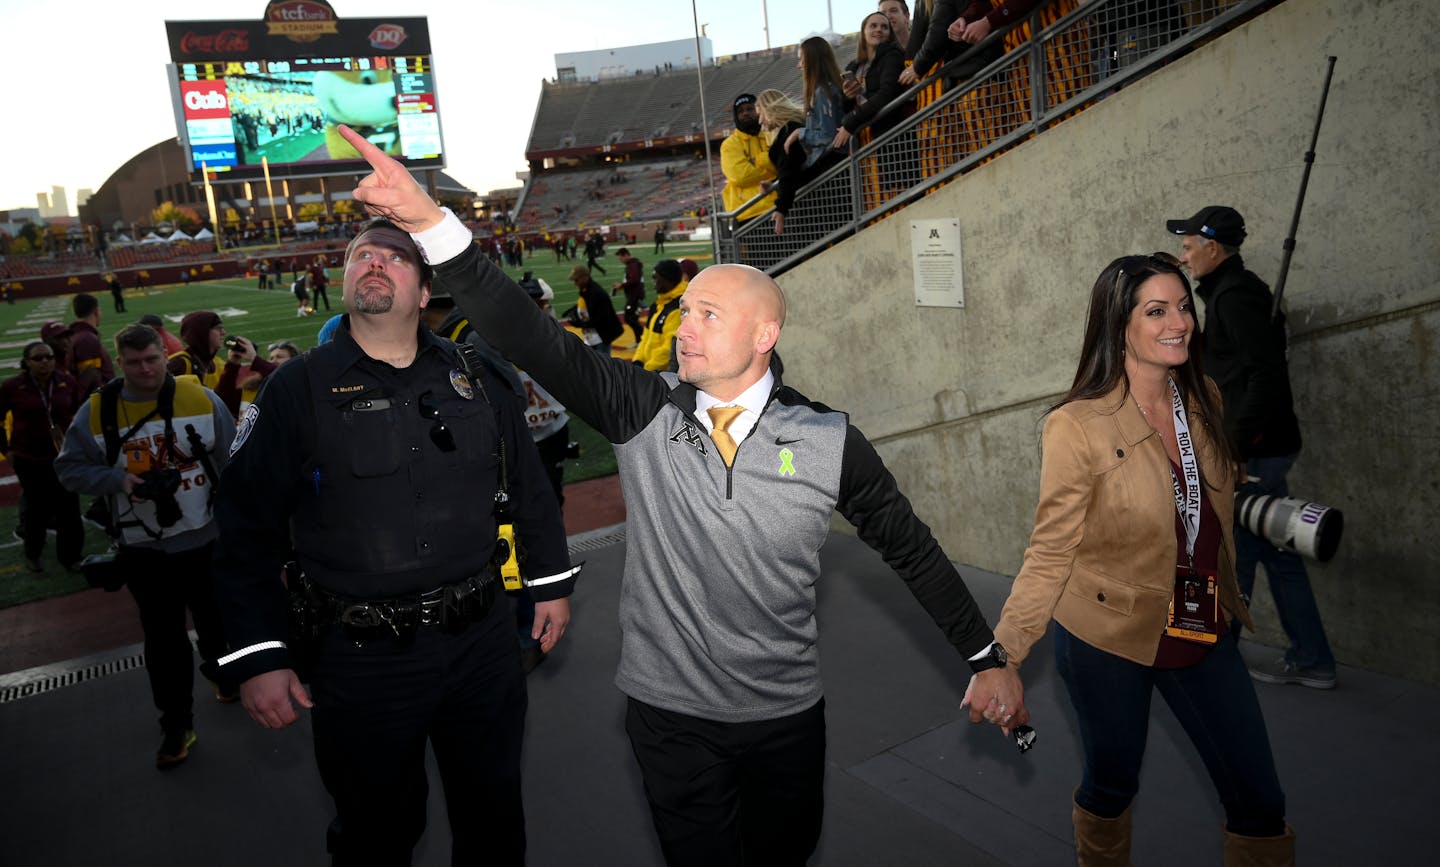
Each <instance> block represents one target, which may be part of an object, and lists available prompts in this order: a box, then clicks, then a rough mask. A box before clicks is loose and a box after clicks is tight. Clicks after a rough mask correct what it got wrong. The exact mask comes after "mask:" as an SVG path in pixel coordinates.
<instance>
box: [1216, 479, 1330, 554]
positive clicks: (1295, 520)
mask: <svg viewBox="0 0 1440 867" xmlns="http://www.w3.org/2000/svg"><path fill="white" fill-rule="evenodd" d="M1235 517H1236V518H1237V519H1238V520H1239V521H1240V524H1241V526H1243V527H1244V528H1245V529H1247V530H1249V531H1250V532H1252V533H1254V534H1255V535H1257V536H1259V537H1260V538H1262V539H1265V540H1266V541H1268V542H1269V543H1270V544H1272V545H1274V546H1275V547H1277V548H1280V549H1283V550H1285V551H1293V552H1295V553H1296V554H1300V555H1301V556H1304V557H1309V558H1310V559H1312V560H1318V561H1319V562H1321V563H1324V562H1327V561H1328V560H1329V559H1330V558H1331V557H1334V556H1335V550H1336V549H1337V548H1339V547H1340V533H1341V531H1343V530H1344V529H1345V515H1344V514H1343V513H1342V512H1341V511H1340V510H1339V509H1337V508H1335V507H1334V506H1326V505H1324V504H1323V503H1312V502H1309V501H1306V500H1301V499H1297V498H1295V497H1275V496H1271V495H1269V494H1247V493H1243V492H1241V493H1237V494H1236V495H1235Z"/></svg>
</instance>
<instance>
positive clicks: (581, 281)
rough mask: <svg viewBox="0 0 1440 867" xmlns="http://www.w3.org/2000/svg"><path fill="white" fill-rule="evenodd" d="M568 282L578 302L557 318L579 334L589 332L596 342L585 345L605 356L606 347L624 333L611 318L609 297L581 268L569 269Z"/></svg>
mask: <svg viewBox="0 0 1440 867" xmlns="http://www.w3.org/2000/svg"><path fill="white" fill-rule="evenodd" d="M570 281H571V282H572V283H574V284H575V288H576V289H578V290H580V298H579V300H577V301H576V302H575V306H574V307H571V308H570V309H569V310H567V311H565V312H564V313H562V314H560V316H561V318H562V319H564V320H566V321H567V322H569V323H570V324H571V325H573V326H575V327H576V328H579V329H580V330H582V331H585V330H589V331H593V332H594V333H595V337H596V340H595V341H594V342H591V341H589V340H587V341H586V343H589V344H590V346H591V347H592V348H594V349H595V351H597V352H602V353H604V354H605V355H609V354H610V344H611V343H614V342H615V338H617V337H619V336H620V332H622V331H624V330H625V327H624V326H623V325H621V324H620V317H619V316H616V315H615V305H614V304H611V303H610V296H609V295H607V294H605V290H604V289H601V288H600V284H598V283H596V282H595V281H594V280H592V279H590V269H589V268H586V267H585V266H584V265H576V266H575V267H574V268H571V269H570Z"/></svg>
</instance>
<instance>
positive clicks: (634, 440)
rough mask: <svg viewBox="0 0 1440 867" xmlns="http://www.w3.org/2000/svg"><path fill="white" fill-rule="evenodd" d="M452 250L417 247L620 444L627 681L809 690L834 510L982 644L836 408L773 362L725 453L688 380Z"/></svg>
mask: <svg viewBox="0 0 1440 867" xmlns="http://www.w3.org/2000/svg"><path fill="white" fill-rule="evenodd" d="M448 219H453V217H451V218H447V220H448ZM424 246H425V244H424V243H423V242H422V248H423V247H424ZM447 252H449V253H453V251H451V250H448V249H436V250H434V251H430V250H427V256H432V257H433V258H432V264H434V266H435V286H436V290H437V291H448V292H450V293H451V294H453V296H454V298H455V301H456V303H457V304H458V305H459V306H460V308H461V309H463V310H464V311H465V313H466V315H467V316H468V317H469V319H470V322H471V324H472V325H473V326H474V328H475V329H476V330H477V331H478V332H479V333H480V334H481V336H483V337H484V338H485V339H486V340H487V341H489V342H490V343H491V344H492V345H493V346H495V347H496V348H497V349H499V350H500V351H501V352H502V353H504V354H505V356H506V357H507V358H509V359H510V360H511V361H512V362H514V363H516V364H517V365H519V366H520V367H521V368H522V369H524V370H526V371H528V372H529V373H530V375H531V376H533V377H534V378H535V380H536V381H537V382H539V383H540V384H541V385H542V386H544V387H545V388H546V390H548V391H550V392H551V393H552V394H554V395H555V396H556V397H557V398H559V399H560V401H561V402H562V403H564V404H565V406H566V407H567V408H568V409H569V410H570V411H571V412H572V413H574V414H575V415H577V416H579V417H580V418H582V419H584V420H585V421H586V422H587V423H589V424H590V425H591V426H592V427H594V428H595V429H596V430H598V431H599V432H600V433H601V434H603V435H604V436H605V437H606V438H607V439H608V440H609V441H610V442H611V443H613V444H614V446H615V452H616V456H617V459H618V461H619V466H620V479H621V485H622V489H623V491H624V495H625V507H626V512H627V516H626V528H627V529H626V546H627V547H626V552H625V571H624V584H623V588H622V590H621V596H620V627H621V631H622V645H621V655H620V670H619V672H618V673H617V675H616V678H615V682H616V685H617V686H618V687H619V688H620V689H621V691H622V692H624V693H625V694H627V695H629V696H631V697H632V698H635V699H637V700H639V701H642V702H645V703H646V704H650V705H654V706H655V707H659V708H663V709H665V710H670V711H675V712H679V713H684V714H689V715H692V716H697V717H701V718H705V719H711V720H719V721H722V722H749V721H757V720H768V719H776V718H779V717H782V716H786V715H789V714H794V713H798V712H800V711H802V710H805V709H806V708H808V707H810V706H812V705H814V704H815V703H816V702H817V701H819V699H820V697H821V682H820V668H819V654H818V650H817V647H816V634H817V633H816V624H815V583H816V581H818V580H819V579H820V559H819V558H820V548H821V545H822V544H823V543H824V541H825V538H826V535H827V534H828V531H829V526H830V516H831V514H832V512H834V511H835V510H837V509H838V510H839V511H840V513H841V514H842V515H843V516H844V517H845V518H846V520H848V521H850V522H851V523H852V524H853V525H854V526H855V527H856V529H857V531H858V533H859V536H860V538H861V539H863V540H864V541H865V542H866V543H868V544H869V545H870V546H871V547H873V548H875V549H876V550H877V551H879V552H880V554H881V555H882V556H883V557H884V559H885V561H886V563H888V564H889V565H890V566H891V568H893V569H894V570H895V571H896V572H897V573H899V575H900V577H901V578H902V579H903V580H904V581H905V582H906V584H907V585H908V586H909V588H910V590H911V592H912V593H913V594H914V595H915V597H916V598H917V599H918V600H919V601H920V603H921V605H923V606H924V607H925V609H926V610H927V611H928V612H929V613H930V615H931V617H932V618H934V620H935V622H936V623H937V624H938V625H939V626H940V628H941V629H942V630H943V631H944V632H945V635H946V637H947V638H948V639H949V640H950V643H951V644H952V645H954V646H955V647H956V649H957V650H959V652H960V653H961V655H962V659H967V658H969V657H971V656H973V655H975V654H976V653H978V652H979V651H981V650H983V649H984V648H985V647H986V646H987V645H988V644H989V643H990V642H991V640H992V635H991V631H990V628H989V627H988V626H987V625H986V623H985V620H984V618H983V617H982V615H981V613H980V611H979V608H978V607H977V606H976V604H975V601H974V599H973V598H972V597H971V595H970V592H969V590H968V589H967V588H966V587H965V584H964V582H963V581H962V580H961V578H960V575H959V574H958V572H956V570H955V567H954V566H953V565H952V564H951V563H950V561H949V559H947V558H946V556H945V552H944V551H943V550H941V548H940V546H939V544H938V543H937V542H936V541H935V539H934V537H933V536H932V535H931V533H930V530H929V528H928V527H927V526H926V525H925V524H924V523H923V522H922V521H921V520H920V519H919V518H917V517H916V516H915V513H914V511H913V510H912V509H911V507H910V503H909V501H908V500H907V499H906V498H905V497H904V495H902V494H901V493H900V491H899V489H898V487H897V486H896V483H895V479H894V477H893V476H892V475H891V474H890V472H889V470H887V469H886V468H885V465H884V463H883V462H882V461H881V460H880V457H879V455H877V454H876V452H875V450H874V448H873V447H872V446H871V445H870V443H869V441H867V440H866V439H865V437H864V435H862V434H861V433H860V432H859V431H858V430H857V429H856V428H855V427H854V426H852V425H851V424H850V423H849V419H848V416H846V414H845V413H842V412H837V411H835V410H832V409H830V408H829V407H826V406H824V405H822V404H818V403H812V402H810V401H808V400H807V399H806V398H804V397H803V396H801V395H800V394H799V393H797V392H796V391H794V390H793V389H791V388H788V387H785V386H784V385H781V384H780V381H779V376H778V375H777V377H776V386H775V389H774V391H773V392H772V393H771V395H770V400H769V402H768V404H767V405H766V407H765V410H764V411H763V412H762V413H761V415H760V418H759V420H758V421H757V423H756V424H755V427H754V429H753V430H752V431H751V432H750V434H749V435H748V436H747V437H746V438H745V439H744V441H743V442H741V443H740V444H739V451H738V452H737V454H736V457H735V464H734V466H733V467H728V468H727V467H726V466H725V463H724V461H723V460H722V459H721V457H720V455H719V453H718V452H717V451H716V450H715V448H714V445H713V444H712V443H711V441H710V439H709V437H708V436H707V435H706V433H705V428H704V427H703V426H702V425H701V424H700V422H699V421H698V420H697V419H696V417H695V415H694V411H695V395H696V391H695V389H694V387H693V386H690V385H688V384H685V383H682V382H679V380H678V379H677V378H676V377H675V375H674V374H670V373H663V374H661V373H653V372H649V371H645V370H643V369H641V368H639V367H636V366H634V365H632V364H628V363H626V362H623V361H619V360H615V359H611V358H605V357H603V356H601V355H600V354H599V353H596V352H595V351H594V350H592V349H590V348H588V347H586V346H585V345H584V343H582V342H581V341H579V340H576V339H575V338H573V337H572V336H570V335H568V334H566V333H565V332H564V331H562V330H561V329H559V328H557V327H556V324H555V323H554V321H553V320H550V319H549V318H547V317H546V316H544V314H542V313H541V312H540V311H539V310H538V308H536V306H535V304H534V302H532V301H531V300H530V298H529V297H528V296H527V295H526V294H525V292H524V290H522V289H520V288H519V286H517V285H516V284H515V283H514V282H513V281H511V280H510V278H509V277H507V276H506V275H505V273H504V272H503V271H501V270H500V269H499V268H496V267H494V266H493V265H492V264H490V262H488V261H487V260H486V259H485V257H483V256H481V255H480V253H479V248H478V247H476V246H474V245H473V244H470V245H468V246H466V248H465V249H464V251H463V252H460V253H459V254H458V255H451V256H450V257H449V258H447V259H445V260H444V261H435V259H439V258H441V256H443V255H444V254H445V253H447Z"/></svg>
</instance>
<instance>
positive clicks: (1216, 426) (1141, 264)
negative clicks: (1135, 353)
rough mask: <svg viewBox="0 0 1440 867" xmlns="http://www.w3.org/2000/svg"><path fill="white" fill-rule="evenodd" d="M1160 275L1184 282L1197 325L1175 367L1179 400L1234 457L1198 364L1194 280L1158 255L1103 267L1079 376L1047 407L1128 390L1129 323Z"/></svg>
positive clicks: (1092, 298)
mask: <svg viewBox="0 0 1440 867" xmlns="http://www.w3.org/2000/svg"><path fill="white" fill-rule="evenodd" d="M1160 274H1168V275H1170V276H1173V277H1176V278H1178V279H1179V280H1180V285H1181V286H1183V287H1185V300H1186V302H1187V303H1186V307H1187V310H1188V312H1189V314H1190V320H1191V323H1192V326H1193V327H1192V330H1191V338H1190V353H1189V355H1188V356H1187V357H1186V359H1185V363H1184V364H1181V365H1179V366H1178V367H1174V368H1171V373H1172V375H1173V376H1174V379H1175V385H1176V386H1177V387H1178V388H1179V389H1180V399H1181V400H1183V401H1185V403H1186V405H1187V406H1192V407H1195V408H1196V409H1198V410H1199V413H1198V414H1199V416H1200V419H1201V424H1203V425H1205V428H1206V430H1207V431H1208V433H1209V436H1210V439H1211V441H1212V442H1214V443H1215V447H1216V448H1218V449H1219V450H1220V453H1221V454H1222V455H1223V456H1224V457H1225V458H1226V459H1228V460H1230V461H1231V462H1233V461H1234V460H1235V455H1234V449H1233V448H1232V445H1231V443H1230V438H1229V437H1227V436H1226V435H1225V425H1224V422H1223V416H1222V415H1221V407H1220V402H1219V401H1217V400H1216V399H1215V397H1214V395H1212V394H1211V392H1210V389H1208V388H1206V387H1205V373H1204V371H1203V370H1201V367H1200V354H1201V353H1200V350H1201V342H1200V341H1201V337H1200V327H1199V323H1198V322H1197V321H1196V320H1195V296H1194V295H1193V294H1192V293H1191V291H1190V281H1189V280H1186V279H1185V275H1184V274H1183V273H1181V271H1180V269H1179V268H1177V267H1175V266H1174V265H1173V264H1171V263H1169V262H1166V261H1164V260H1163V259H1159V258H1156V257H1155V256H1121V257H1120V258H1119V259H1116V260H1115V261H1113V262H1111V263H1110V264H1109V265H1106V266H1105V270H1103V271H1101V272H1100V276H1099V277H1098V278H1097V279H1096V280H1095V286H1094V288H1092V289H1091V290H1090V309H1089V311H1088V312H1087V313H1086V314H1085V339H1084V340H1083V341H1082V342H1081V344H1080V364H1079V366H1078V367H1077V368H1076V369H1075V381H1074V382H1073V383H1071V385H1070V390H1069V391H1068V392H1066V393H1065V396H1064V397H1062V398H1061V399H1060V402H1059V403H1057V404H1055V405H1054V406H1052V407H1050V409H1049V410H1048V412H1054V411H1055V410H1057V409H1059V408H1060V407H1062V406H1064V405H1065V404H1067V403H1070V402H1072V401H1077V400H1089V399H1093V398H1097V397H1104V396H1105V395H1107V394H1109V393H1110V391H1111V390H1112V389H1114V388H1115V386H1116V385H1119V384H1120V383H1121V382H1124V384H1125V393H1126V394H1129V393H1130V380H1129V378H1128V377H1126V375H1125V329H1126V328H1127V327H1128V326H1129V324H1130V314H1131V312H1132V311H1133V310H1134V309H1135V297H1136V293H1137V292H1138V291H1139V289H1140V284H1142V283H1144V282H1145V281H1146V280H1149V279H1150V278H1151V277H1155V276H1158V275H1160Z"/></svg>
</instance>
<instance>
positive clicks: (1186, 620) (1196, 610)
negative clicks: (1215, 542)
mask: <svg viewBox="0 0 1440 867" xmlns="http://www.w3.org/2000/svg"><path fill="white" fill-rule="evenodd" d="M1165 634H1166V635H1169V636H1171V637H1173V638H1180V639H1183V640H1185V641H1193V642H1195V643H1197V644H1214V643H1215V642H1216V640H1217V639H1218V638H1219V637H1220V594H1219V593H1218V592H1216V589H1215V573H1213V572H1209V573H1206V572H1200V571H1197V570H1195V569H1191V568H1190V567H1188V566H1177V567H1176V568H1175V592H1174V593H1173V594H1172V595H1171V597H1170V613H1169V615H1168V616H1167V617H1166V618H1165Z"/></svg>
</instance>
